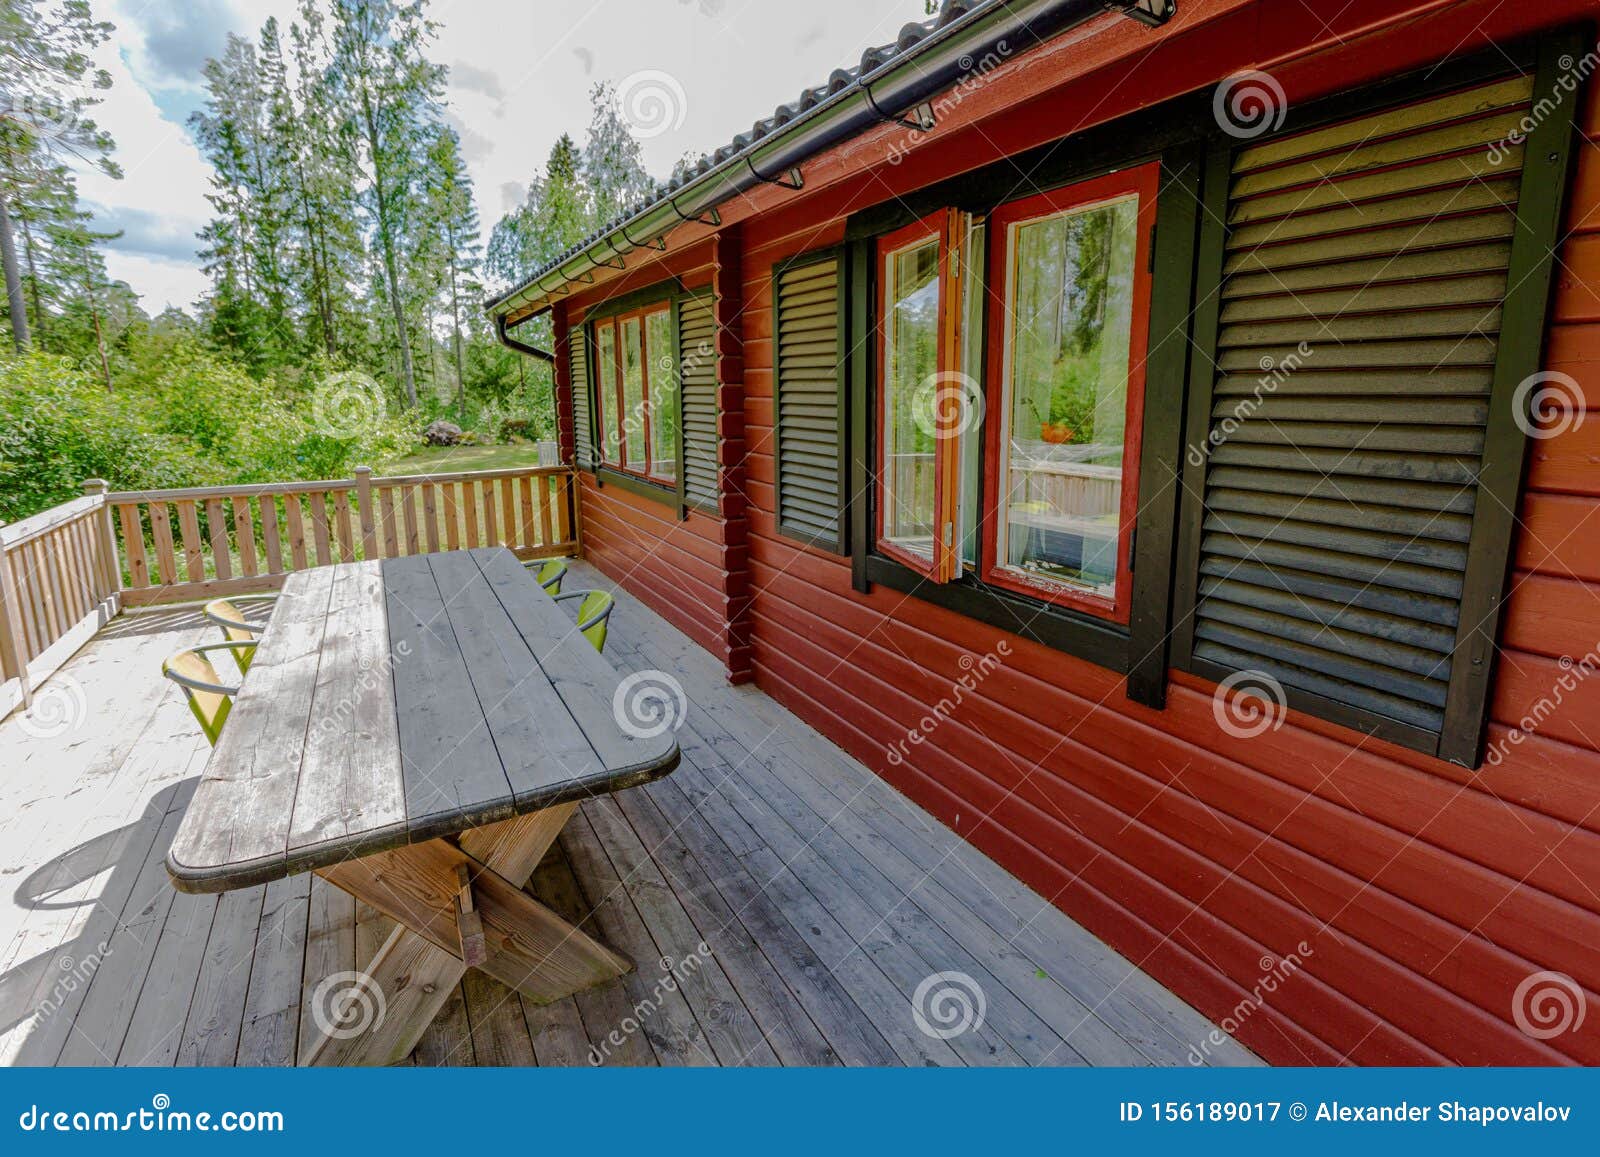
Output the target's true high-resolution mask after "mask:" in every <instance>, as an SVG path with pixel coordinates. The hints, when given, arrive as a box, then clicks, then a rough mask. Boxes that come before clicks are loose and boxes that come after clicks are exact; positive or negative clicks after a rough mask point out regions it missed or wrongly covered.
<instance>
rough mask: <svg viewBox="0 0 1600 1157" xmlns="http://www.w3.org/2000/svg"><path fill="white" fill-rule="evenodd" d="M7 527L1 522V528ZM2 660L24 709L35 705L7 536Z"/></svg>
mask: <svg viewBox="0 0 1600 1157" xmlns="http://www.w3.org/2000/svg"><path fill="white" fill-rule="evenodd" d="M4 525H5V524H4V523H0V527H3V526H4ZM0 658H3V659H4V660H5V667H6V668H7V669H8V670H10V671H11V672H12V673H13V674H15V676H16V679H17V686H18V687H19V688H21V691H22V708H23V710H27V709H28V708H29V707H32V706H33V685H32V684H31V683H30V682H29V681H28V659H27V655H26V654H25V653H24V651H23V634H22V618H21V616H20V613H19V608H18V606H17V580H16V576H15V575H13V574H12V573H11V560H10V559H9V558H8V557H7V556H6V542H5V537H4V535H0Z"/></svg>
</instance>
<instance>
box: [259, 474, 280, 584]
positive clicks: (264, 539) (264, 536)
mask: <svg viewBox="0 0 1600 1157" xmlns="http://www.w3.org/2000/svg"><path fill="white" fill-rule="evenodd" d="M261 545H262V547H263V548H265V550H266V553H267V573H268V574H282V573H283V543H282V542H281V540H280V539H279V537H278V498H277V495H274V494H263V495H262V496H261Z"/></svg>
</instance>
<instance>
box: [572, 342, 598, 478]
mask: <svg viewBox="0 0 1600 1157" xmlns="http://www.w3.org/2000/svg"><path fill="white" fill-rule="evenodd" d="M588 332H589V327H588V326H586V325H579V326H577V327H575V328H574V329H573V330H572V332H571V333H570V334H568V335H567V351H568V363H569V368H570V369H571V371H572V373H571V376H572V438H573V447H574V452H575V455H576V458H577V463H578V468H579V469H580V470H592V469H594V426H593V423H592V421H591V420H590V417H589V343H588V341H587V339H586V335H587V334H588Z"/></svg>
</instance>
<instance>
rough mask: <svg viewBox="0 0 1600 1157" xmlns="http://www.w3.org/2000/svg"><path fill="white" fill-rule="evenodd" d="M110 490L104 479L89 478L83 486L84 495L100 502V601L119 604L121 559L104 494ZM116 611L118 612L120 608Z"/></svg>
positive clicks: (109, 508) (109, 485)
mask: <svg viewBox="0 0 1600 1157" xmlns="http://www.w3.org/2000/svg"><path fill="white" fill-rule="evenodd" d="M110 489H111V484H110V483H109V482H107V481H106V480H105V479H104V478H91V479H89V480H88V481H87V482H85V483H84V484H83V492H84V493H85V494H87V495H88V496H89V497H91V498H98V499H99V500H100V555H101V558H100V581H101V583H103V584H104V585H103V586H102V588H101V590H100V598H101V599H102V600H105V599H109V598H117V599H118V601H119V603H120V600H121V595H122V558H121V556H120V555H119V554H118V553H117V530H116V527H115V525H113V523H112V521H111V503H109V502H107V501H106V494H107V493H108V492H109V491H110ZM117 609H118V610H120V609H121V607H120V606H119V607H118V608H117Z"/></svg>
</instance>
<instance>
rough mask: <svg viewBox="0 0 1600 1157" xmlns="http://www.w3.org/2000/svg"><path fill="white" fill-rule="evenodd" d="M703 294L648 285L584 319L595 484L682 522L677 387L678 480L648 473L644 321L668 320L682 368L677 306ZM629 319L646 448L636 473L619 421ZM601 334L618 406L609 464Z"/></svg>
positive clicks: (649, 449) (650, 447)
mask: <svg viewBox="0 0 1600 1157" xmlns="http://www.w3.org/2000/svg"><path fill="white" fill-rule="evenodd" d="M703 292H705V287H702V288H701V289H700V290H696V291H685V290H683V289H682V288H681V286H679V285H678V284H677V283H676V282H674V283H673V284H672V285H671V286H669V287H666V288H663V287H662V286H659V285H658V286H652V287H650V288H648V289H644V290H640V291H638V292H636V293H630V294H628V295H626V296H625V297H621V298H617V299H615V300H613V301H610V302H606V303H603V304H602V305H600V306H596V307H595V308H593V309H591V310H590V311H589V312H588V313H587V314H586V315H585V317H584V320H583V323H582V332H583V334H584V340H585V341H586V342H587V343H588V350H587V352H588V355H589V359H588V360H589V365H590V368H589V374H590V376H591V378H592V379H593V393H592V395H591V406H590V409H591V417H590V422H591V424H592V425H593V427H594V431H595V438H594V451H593V461H594V464H595V465H594V470H593V473H594V475H595V479H596V481H598V482H600V483H602V484H605V483H609V484H612V485H615V486H617V487H618V488H619V489H622V490H626V491H628V492H629V493H632V494H638V495H641V496H644V497H647V498H652V499H656V500H658V501H664V502H668V503H670V504H674V505H676V507H677V510H678V516H679V517H680V518H682V517H684V516H685V513H686V511H687V503H686V501H685V497H684V483H683V437H682V430H683V392H682V389H681V382H680V389H679V391H678V395H677V398H676V399H675V401H674V405H675V406H676V407H677V420H678V429H679V438H678V450H677V459H676V465H677V471H678V476H677V477H676V478H667V477H665V476H663V475H660V474H656V473H653V472H651V469H650V468H651V465H652V464H653V463H654V457H653V455H654V447H653V445H652V442H653V438H654V429H653V417H654V415H653V411H652V409H651V397H650V366H649V363H650V357H649V350H648V345H649V340H648V331H647V327H646V323H645V319H646V318H647V317H649V316H651V315H652V314H657V313H664V314H665V315H666V317H667V327H668V335H669V336H668V339H667V343H668V345H669V347H671V349H672V350H673V357H674V358H675V359H677V364H680V365H681V363H682V355H683V351H682V350H681V349H679V348H678V347H679V334H678V317H677V310H678V301H679V299H680V297H683V296H688V295H690V294H691V293H703ZM630 320H634V321H637V322H638V324H639V348H640V380H641V389H642V398H643V403H642V411H643V413H642V421H641V423H640V424H641V427H642V429H643V433H642V435H641V438H642V440H643V441H644V444H645V465H644V467H643V468H635V467H631V466H628V465H626V464H625V463H626V461H627V427H626V421H625V419H624V417H623V413H624V409H625V407H624V405H623V387H622V374H623V368H622V327H623V325H624V324H625V323H626V322H628V321H630ZM602 330H604V331H608V332H610V333H611V340H612V343H613V349H614V356H613V370H614V374H613V377H614V381H613V382H612V386H611V390H612V392H611V398H612V404H613V405H614V406H615V407H616V413H615V418H616V422H617V424H618V430H617V435H618V445H617V449H618V454H619V457H618V459H616V460H612V459H608V458H607V457H606V456H605V433H606V430H605V428H604V423H603V421H602V420H601V419H602V418H603V417H604V415H603V414H602V413H601V410H600V407H599V406H598V405H596V404H595V403H597V402H598V401H599V396H600V391H601V390H603V389H604V388H605V383H603V382H602V381H601V380H600V379H601V373H600V356H599V354H600V337H599V335H600V332H601V331H602Z"/></svg>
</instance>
